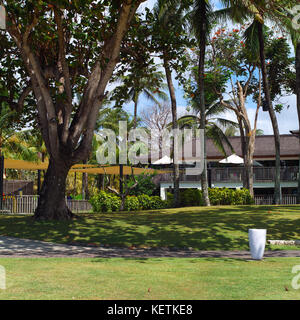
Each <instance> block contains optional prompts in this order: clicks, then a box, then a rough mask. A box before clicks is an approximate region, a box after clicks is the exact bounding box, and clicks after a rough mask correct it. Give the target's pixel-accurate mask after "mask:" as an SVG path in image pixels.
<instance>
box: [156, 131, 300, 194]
mask: <svg viewBox="0 0 300 320" xmlns="http://www.w3.org/2000/svg"><path fill="white" fill-rule="evenodd" d="M280 138H281V139H280V141H281V151H280V153H281V154H280V158H281V188H282V194H283V195H293V194H296V192H297V186H298V181H297V179H298V172H299V157H300V143H299V138H298V136H297V135H295V134H285V135H281V137H280ZM229 139H230V142H231V144H232V146H233V148H234V150H235V153H236V155H238V156H239V157H242V148H241V139H240V137H231V138H229ZM195 143H199V141H197V140H194V141H193V142H191V143H190V145H188V146H186V148H192V149H195V147H194V146H195ZM185 150H187V149H185ZM192 153H193V151H192ZM231 154H232V152H231V151H230V150H229V149H228V148H227V155H228V156H229V155H231ZM222 159H224V155H223V154H222V153H221V152H220V151H219V150H218V149H217V148H216V146H215V145H214V143H213V141H212V140H211V139H208V140H207V161H208V176H209V184H210V186H211V187H212V188H223V187H226V188H235V189H236V188H242V187H243V175H244V172H245V171H244V170H245V169H244V166H243V164H240V165H233V164H220V161H221V160H222ZM182 160H185V159H184V155H183V157H182ZM254 160H255V164H254V166H253V173H254V193H255V195H272V194H273V192H274V175H275V146H274V136H272V135H264V136H257V137H256V141H255V152H254ZM185 167H186V166H185V165H184V162H183V164H182V165H181V166H180V168H181V174H180V188H198V189H201V182H200V175H187V174H186V173H185V170H184V168H185ZM172 179H173V178H172V173H165V174H161V175H158V176H157V177H156V178H155V182H156V183H158V184H159V185H160V194H161V197H162V198H163V199H164V198H165V197H166V191H167V190H168V189H172V188H173V182H172Z"/></svg>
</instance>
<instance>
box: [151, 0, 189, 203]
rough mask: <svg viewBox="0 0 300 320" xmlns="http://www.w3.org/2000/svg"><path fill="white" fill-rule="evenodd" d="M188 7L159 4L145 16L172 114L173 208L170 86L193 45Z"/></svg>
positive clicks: (173, 93)
mask: <svg viewBox="0 0 300 320" xmlns="http://www.w3.org/2000/svg"><path fill="white" fill-rule="evenodd" d="M190 4H191V1H190V0H185V1H177V0H174V1H171V0H159V1H157V3H156V6H155V7H154V10H153V12H152V13H150V12H148V14H147V18H148V21H149V22H150V23H151V25H152V29H151V30H152V45H153V50H154V52H156V53H157V54H158V55H159V57H160V58H161V59H162V61H163V67H164V71H165V74H166V79H167V84H168V89H169V95H170V101H171V113H172V129H173V132H174V133H175V134H174V138H173V142H172V154H173V184H174V207H178V206H179V182H180V181H179V180H180V172H179V163H178V146H179V139H178V135H177V134H176V132H177V130H178V124H177V99H176V90H175V83H174V77H173V76H174V75H175V77H176V79H178V80H179V82H182V81H183V80H184V78H183V73H184V72H185V70H186V68H187V59H186V55H185V50H186V48H187V47H189V46H191V43H192V42H193V41H192V40H191V39H190V35H189V34H188V32H187V29H186V19H185V14H186V10H187V9H188V8H189V6H190Z"/></svg>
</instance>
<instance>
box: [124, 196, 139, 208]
mask: <svg viewBox="0 0 300 320" xmlns="http://www.w3.org/2000/svg"><path fill="white" fill-rule="evenodd" d="M139 209H140V202H139V200H138V198H137V197H136V196H128V197H126V199H125V210H126V211H138V210H139Z"/></svg>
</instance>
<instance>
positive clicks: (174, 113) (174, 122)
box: [164, 53, 180, 208]
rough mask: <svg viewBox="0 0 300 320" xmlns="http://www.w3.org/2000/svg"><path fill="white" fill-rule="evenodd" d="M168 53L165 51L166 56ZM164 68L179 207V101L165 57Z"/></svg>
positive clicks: (174, 180)
mask: <svg viewBox="0 0 300 320" xmlns="http://www.w3.org/2000/svg"><path fill="white" fill-rule="evenodd" d="M165 56H166V54H165V53H164V57H165ZM164 68H165V72H166V78H167V83H168V88H169V93H170V99H171V109H172V128H173V132H174V138H173V143H172V153H173V184H174V207H175V208H177V207H179V184H180V172H179V164H178V163H177V161H176V158H177V156H176V155H177V154H178V150H176V148H178V145H179V144H178V140H177V139H178V136H177V135H176V131H177V129H178V123H177V102H176V96H175V89H174V84H173V80H172V73H171V69H170V67H169V64H168V60H167V59H166V58H164Z"/></svg>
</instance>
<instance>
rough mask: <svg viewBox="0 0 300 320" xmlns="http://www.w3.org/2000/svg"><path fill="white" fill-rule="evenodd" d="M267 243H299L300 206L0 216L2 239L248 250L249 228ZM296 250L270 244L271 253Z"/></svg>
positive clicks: (192, 208)
mask: <svg viewBox="0 0 300 320" xmlns="http://www.w3.org/2000/svg"><path fill="white" fill-rule="evenodd" d="M249 228H266V229H267V239H281V240H295V239H300V206H223V207H222V206H220V207H210V208H204V207H191V208H180V209H168V210H161V211H148V212H136V213H113V214H87V215H81V216H80V217H79V218H78V219H76V220H73V221H68V222H58V221H52V222H36V221H34V220H33V219H32V217H30V216H5V215H1V216H0V235H2V236H4V235H7V236H13V237H20V238H28V239H35V240H44V241H50V242H57V243H74V244H76V243H84V244H90V243H94V244H101V245H103V244H107V245H118V246H131V245H135V246H141V247H143V246H145V247H149V246H153V247H155V246H156V247H164V246H170V247H193V248H195V249H199V250H248V249H249V245H248V229H249ZM270 248H271V249H276V248H278V249H288V248H291V249H294V248H295V247H277V246H272V247H270V246H267V249H270Z"/></svg>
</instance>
